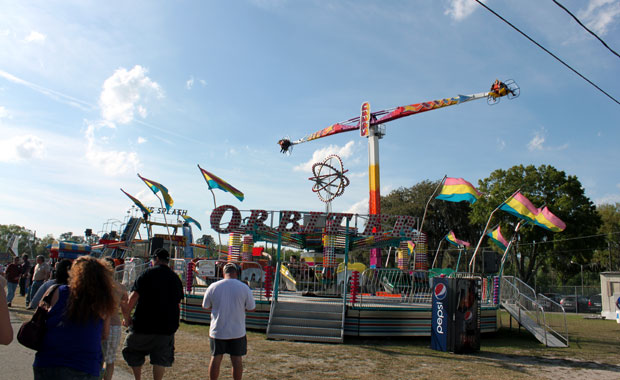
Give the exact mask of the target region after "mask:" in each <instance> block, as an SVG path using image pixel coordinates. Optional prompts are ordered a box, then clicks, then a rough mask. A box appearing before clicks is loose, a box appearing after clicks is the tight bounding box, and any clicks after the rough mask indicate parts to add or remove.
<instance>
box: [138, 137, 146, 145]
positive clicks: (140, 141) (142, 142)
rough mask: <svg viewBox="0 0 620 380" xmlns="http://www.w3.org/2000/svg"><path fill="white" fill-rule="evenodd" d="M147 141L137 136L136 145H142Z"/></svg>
mask: <svg viewBox="0 0 620 380" xmlns="http://www.w3.org/2000/svg"><path fill="white" fill-rule="evenodd" d="M146 141H147V140H146V139H145V138H144V137H142V136H138V144H144V143H145V142H146Z"/></svg>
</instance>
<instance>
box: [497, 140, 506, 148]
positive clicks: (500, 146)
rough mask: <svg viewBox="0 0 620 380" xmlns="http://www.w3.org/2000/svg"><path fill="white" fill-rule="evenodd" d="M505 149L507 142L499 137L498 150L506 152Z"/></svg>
mask: <svg viewBox="0 0 620 380" xmlns="http://www.w3.org/2000/svg"><path fill="white" fill-rule="evenodd" d="M505 147H506V141H504V140H502V139H500V138H499V137H498V138H497V150H504V148H505Z"/></svg>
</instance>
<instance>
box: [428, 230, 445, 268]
mask: <svg viewBox="0 0 620 380" xmlns="http://www.w3.org/2000/svg"><path fill="white" fill-rule="evenodd" d="M445 238H446V237H445V236H444V237H443V238H441V240H439V245H437V252H435V258H434V259H433V264H432V265H431V269H433V268H435V262H436V261H437V256H439V250H440V249H441V245H442V244H443V239H445Z"/></svg>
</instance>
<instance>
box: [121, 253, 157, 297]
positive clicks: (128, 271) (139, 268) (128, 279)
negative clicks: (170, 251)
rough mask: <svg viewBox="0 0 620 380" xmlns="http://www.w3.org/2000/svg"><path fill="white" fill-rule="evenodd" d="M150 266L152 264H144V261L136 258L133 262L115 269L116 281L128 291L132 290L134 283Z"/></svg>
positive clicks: (126, 262)
mask: <svg viewBox="0 0 620 380" xmlns="http://www.w3.org/2000/svg"><path fill="white" fill-rule="evenodd" d="M149 266H150V262H148V261H147V262H144V260H142V259H136V258H134V259H132V260H131V261H129V260H128V261H125V263H124V264H121V265H118V266H117V267H116V268H114V279H115V280H116V281H118V282H120V283H121V284H123V285H124V286H125V288H127V289H128V290H131V288H132V287H133V284H134V282H136V280H137V279H138V277H140V275H141V274H142V273H144V271H145V270H146V269H147V268H148V267H149Z"/></svg>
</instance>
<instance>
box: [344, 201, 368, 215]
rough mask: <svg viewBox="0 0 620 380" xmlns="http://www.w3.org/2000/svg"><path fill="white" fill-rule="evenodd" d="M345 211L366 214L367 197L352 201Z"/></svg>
mask: <svg viewBox="0 0 620 380" xmlns="http://www.w3.org/2000/svg"><path fill="white" fill-rule="evenodd" d="M345 212H350V213H353V214H362V215H367V214H368V198H364V199H362V200H361V201H359V202H356V203H354V204H353V205H352V206H351V207H349V208H348V209H347V210H346V211H345Z"/></svg>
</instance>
